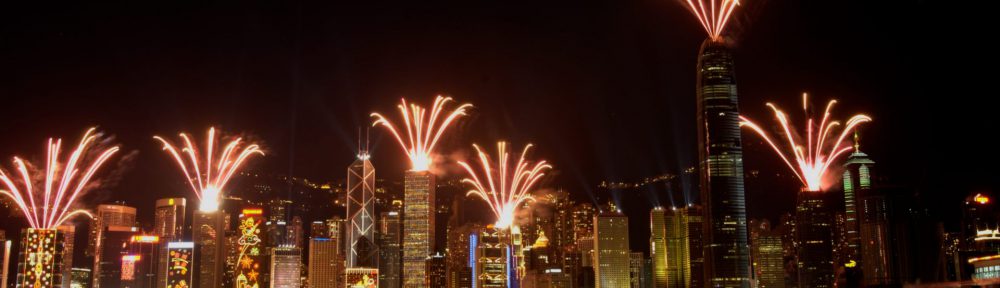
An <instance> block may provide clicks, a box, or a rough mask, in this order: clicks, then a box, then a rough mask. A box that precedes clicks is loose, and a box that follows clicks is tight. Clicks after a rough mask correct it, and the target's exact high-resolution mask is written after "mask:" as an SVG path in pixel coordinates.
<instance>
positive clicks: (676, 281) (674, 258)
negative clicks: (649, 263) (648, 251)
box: [654, 207, 701, 288]
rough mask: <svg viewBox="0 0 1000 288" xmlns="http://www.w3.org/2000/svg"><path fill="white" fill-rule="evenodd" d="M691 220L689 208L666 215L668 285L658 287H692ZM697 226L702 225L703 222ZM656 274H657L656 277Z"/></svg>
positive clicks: (679, 209)
mask: <svg viewBox="0 0 1000 288" xmlns="http://www.w3.org/2000/svg"><path fill="white" fill-rule="evenodd" d="M699 217H700V216H699ZM690 219H691V217H689V215H688V208H687V207H682V208H675V209H671V210H670V211H668V212H666V213H665V220H664V222H665V224H664V226H665V228H666V231H665V233H666V235H665V236H664V238H665V239H666V246H667V248H666V249H667V251H666V254H667V255H665V257H666V262H667V263H666V266H667V268H666V274H667V283H666V285H664V286H659V284H657V287H670V288H683V287H690V285H691V281H692V277H691V257H692V255H691V254H692V252H691V249H690V240H691V234H690V233H688V232H689V229H688V228H689V226H690V225H689V222H690ZM697 224H698V225H701V222H698V223H697ZM654 263H655V262H654ZM655 273H657V272H654V275H655Z"/></svg>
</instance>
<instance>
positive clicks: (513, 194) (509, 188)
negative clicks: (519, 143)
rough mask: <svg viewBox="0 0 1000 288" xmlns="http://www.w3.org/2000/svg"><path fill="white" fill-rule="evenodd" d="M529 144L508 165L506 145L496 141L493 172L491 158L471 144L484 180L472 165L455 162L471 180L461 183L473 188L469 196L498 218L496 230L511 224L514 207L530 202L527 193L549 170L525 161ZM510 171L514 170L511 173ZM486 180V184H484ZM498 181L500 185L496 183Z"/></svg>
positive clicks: (544, 166) (544, 163)
mask: <svg viewBox="0 0 1000 288" xmlns="http://www.w3.org/2000/svg"><path fill="white" fill-rule="evenodd" d="M531 146H532V145H531V144H528V145H527V146H524V150H523V151H521V155H520V159H519V160H518V161H517V163H516V164H514V166H513V167H511V166H510V153H508V152H507V143H506V142H497V159H498V160H499V163H497V166H496V169H494V168H493V162H492V161H490V157H489V156H487V155H486V153H483V151H482V150H481V149H479V146H477V145H475V144H473V145H472V147H474V148H476V152H477V153H478V155H479V162H480V164H481V165H482V169H483V170H482V171H483V174H484V175H485V177H484V178H479V176H478V174H477V173H476V171H475V170H474V169H472V166H470V165H469V164H468V163H466V162H464V161H458V164H459V165H462V167H463V168H465V171H466V172H468V173H469V176H470V177H471V178H465V179H462V183H468V184H471V185H472V187H473V189H472V190H469V192H468V194H467V196H468V195H475V196H478V197H479V198H481V199H483V201H486V203H487V204H489V206H490V209H491V210H492V211H493V214H495V215H496V216H497V223H496V227H497V228H506V227H508V226H510V225H511V224H513V222H514V213H515V210H516V209H517V206H519V205H521V203H523V202H524V201H528V200H529V199H532V197H531V195H530V192H531V189H532V187H533V186H534V185H535V184H536V183H537V182H538V180H539V179H541V178H542V177H543V176H545V171H546V170H549V169H552V166H551V165H549V164H548V163H546V162H545V160H540V161H538V162H535V163H534V166H532V165H531V164H529V163H528V161H526V160H525V159H524V156H525V155H527V154H528V151H529V150H530V149H531ZM511 168H513V171H511ZM484 180H485V182H484ZM497 181H499V183H497Z"/></svg>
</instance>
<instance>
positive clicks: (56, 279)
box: [17, 228, 64, 288]
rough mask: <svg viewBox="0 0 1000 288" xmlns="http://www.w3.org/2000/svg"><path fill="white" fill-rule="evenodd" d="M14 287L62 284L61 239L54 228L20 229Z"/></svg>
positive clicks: (56, 287) (47, 287)
mask: <svg viewBox="0 0 1000 288" xmlns="http://www.w3.org/2000/svg"><path fill="white" fill-rule="evenodd" d="M21 237H22V238H21V248H20V250H19V251H18V261H17V287H33V288H49V287H55V288H59V287H62V276H63V275H62V264H63V260H62V258H63V247H62V246H63V240H64V236H63V235H62V233H61V232H60V231H59V230H56V229H34V228H26V229H23V230H21Z"/></svg>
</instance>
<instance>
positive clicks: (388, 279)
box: [378, 211, 403, 288]
mask: <svg viewBox="0 0 1000 288" xmlns="http://www.w3.org/2000/svg"><path fill="white" fill-rule="evenodd" d="M400 224H401V223H400V217H399V212H398V211H387V212H382V215H381V217H379V235H380V238H381V239H382V241H380V242H381V243H379V244H380V245H379V250H378V251H379V258H380V259H379V262H378V269H379V275H378V277H379V283H378V285H379V287H380V288H399V287H400V284H401V282H400V280H402V274H401V273H402V266H403V252H402V250H401V249H400V246H401V245H402V240H403V239H402V237H401V236H402V231H400V230H399V228H400Z"/></svg>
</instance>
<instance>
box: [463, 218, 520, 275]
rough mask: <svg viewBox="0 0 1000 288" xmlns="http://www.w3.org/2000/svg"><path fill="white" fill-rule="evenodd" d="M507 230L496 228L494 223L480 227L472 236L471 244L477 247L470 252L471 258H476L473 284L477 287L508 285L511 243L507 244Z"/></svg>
mask: <svg viewBox="0 0 1000 288" xmlns="http://www.w3.org/2000/svg"><path fill="white" fill-rule="evenodd" d="M505 232H506V230H503V229H496V228H495V227H494V226H493V225H490V226H487V227H486V228H483V229H478V233H476V234H474V237H473V238H470V240H469V245H470V246H473V245H474V247H475V251H472V252H471V253H470V258H472V259H475V263H474V264H473V267H472V269H473V270H472V271H473V273H475V274H474V276H473V277H474V278H475V279H473V285H474V287H475V288H500V287H504V288H506V287H507V280H508V272H509V271H510V269H509V268H510V267H508V266H507V265H508V264H507V261H508V259H510V257H509V252H510V251H509V250H508V249H509V245H507V244H506V240H507V237H508V236H507V235H506V234H507V233H505Z"/></svg>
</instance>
